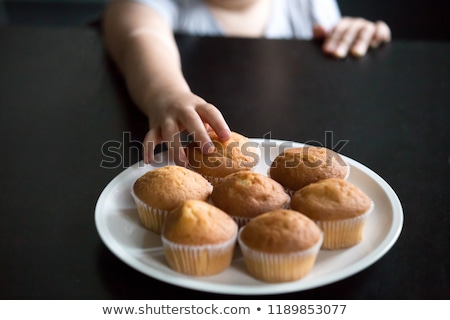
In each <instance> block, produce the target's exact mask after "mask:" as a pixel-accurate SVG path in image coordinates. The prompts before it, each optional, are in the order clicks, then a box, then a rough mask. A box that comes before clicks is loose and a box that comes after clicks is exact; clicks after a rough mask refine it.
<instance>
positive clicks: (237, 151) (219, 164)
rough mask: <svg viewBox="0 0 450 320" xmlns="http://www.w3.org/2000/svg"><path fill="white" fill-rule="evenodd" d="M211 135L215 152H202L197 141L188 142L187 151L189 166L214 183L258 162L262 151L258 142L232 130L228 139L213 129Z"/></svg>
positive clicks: (247, 168) (249, 168)
mask: <svg viewBox="0 0 450 320" xmlns="http://www.w3.org/2000/svg"><path fill="white" fill-rule="evenodd" d="M209 136H210V137H211V141H212V142H213V144H214V147H215V151H214V152H213V153H210V154H204V153H202V152H201V150H200V148H199V147H198V144H197V143H196V142H195V141H192V142H191V143H189V144H188V146H187V148H186V151H187V152H186V153H187V157H188V162H189V167H190V168H191V169H193V170H194V171H196V172H198V173H200V174H201V175H203V176H204V177H205V178H206V179H208V180H209V181H210V182H211V183H212V184H213V185H215V184H217V183H218V182H219V181H220V180H222V179H223V178H224V177H226V176H227V175H229V174H231V173H234V172H239V171H249V170H252V169H253V168H254V167H255V166H256V165H257V164H258V162H259V157H260V155H259V154H260V153H259V147H258V144H257V143H256V142H252V141H250V140H249V139H248V138H247V137H244V136H243V135H240V134H238V133H236V132H231V138H230V139H229V140H227V141H221V140H220V139H219V137H218V136H217V134H216V133H215V132H213V131H210V132H209Z"/></svg>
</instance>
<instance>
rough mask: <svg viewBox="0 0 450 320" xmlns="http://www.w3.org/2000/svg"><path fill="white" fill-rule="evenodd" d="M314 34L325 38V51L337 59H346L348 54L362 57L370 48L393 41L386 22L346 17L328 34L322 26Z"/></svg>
mask: <svg viewBox="0 0 450 320" xmlns="http://www.w3.org/2000/svg"><path fill="white" fill-rule="evenodd" d="M314 34H315V36H316V37H321V36H322V37H325V42H324V44H323V51H324V52H325V53H327V54H330V55H333V56H335V57H336V58H345V57H346V56H347V55H348V53H351V54H352V55H353V56H356V57H362V56H364V55H365V54H366V53H367V51H368V49H369V47H370V48H376V47H378V46H379V45H381V44H382V43H386V42H389V41H391V30H390V28H389V26H388V25H387V24H386V23H385V22H383V21H377V22H371V21H368V20H365V19H363V18H350V17H344V18H343V19H341V21H339V22H338V24H337V25H336V26H335V27H334V28H333V30H332V31H331V32H329V33H328V34H326V33H325V32H324V30H323V29H321V27H320V26H318V27H316V28H315V29H314Z"/></svg>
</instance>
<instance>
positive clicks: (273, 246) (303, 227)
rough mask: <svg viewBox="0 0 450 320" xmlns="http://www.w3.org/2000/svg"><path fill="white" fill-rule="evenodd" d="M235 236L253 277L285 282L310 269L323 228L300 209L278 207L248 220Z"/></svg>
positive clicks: (267, 280) (301, 275) (304, 274)
mask: <svg viewBox="0 0 450 320" xmlns="http://www.w3.org/2000/svg"><path fill="white" fill-rule="evenodd" d="M238 239H239V245H240V248H241V250H242V253H243V255H244V259H245V264H246V266H247V269H248V271H249V273H250V274H251V275H252V276H253V277H255V278H257V279H260V280H263V281H266V282H286V281H294V280H298V279H301V278H303V277H304V276H306V275H307V274H308V273H309V272H310V270H311V269H312V267H313V265H314V263H315V260H316V257H317V254H318V252H319V249H320V246H321V244H322V232H321V230H320V229H319V227H318V226H317V225H316V224H315V223H314V222H313V221H312V220H311V219H309V218H308V217H306V216H305V215H303V214H301V213H300V212H297V211H293V210H286V209H278V210H274V211H270V212H267V213H264V214H261V215H259V216H257V217H255V218H253V219H252V220H250V221H249V222H248V223H247V224H246V225H245V226H244V227H243V228H242V229H241V231H240V232H239V238H238Z"/></svg>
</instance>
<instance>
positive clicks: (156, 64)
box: [103, 0, 391, 165]
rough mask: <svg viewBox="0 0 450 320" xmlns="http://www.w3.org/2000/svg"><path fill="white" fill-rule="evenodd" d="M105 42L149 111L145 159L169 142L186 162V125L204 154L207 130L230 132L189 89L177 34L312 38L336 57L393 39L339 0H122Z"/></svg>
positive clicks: (111, 12)
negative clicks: (342, 8)
mask: <svg viewBox="0 0 450 320" xmlns="http://www.w3.org/2000/svg"><path fill="white" fill-rule="evenodd" d="M103 22H104V32H105V41H106V45H107V47H108V50H109V51H110V53H111V55H112V58H113V59H114V61H115V62H116V64H117V66H118V68H119V69H120V71H121V72H122V73H123V75H124V77H125V80H126V83H127V87H128V89H129V91H130V94H131V97H132V98H133V100H134V101H135V103H136V104H137V106H138V107H139V108H140V109H141V110H142V111H143V112H144V113H145V114H146V115H147V116H148V119H149V125H150V131H148V133H147V134H146V136H145V138H144V141H143V158H144V162H145V163H151V162H152V161H153V156H154V149H155V147H156V145H158V144H160V143H166V144H167V147H168V149H169V151H170V152H171V153H172V155H173V157H174V160H175V162H176V163H177V164H179V165H186V164H187V159H186V155H185V152H184V148H183V145H182V142H181V139H180V132H182V131H186V132H187V133H189V134H192V136H193V139H194V140H195V141H197V142H198V144H199V147H200V148H201V150H202V151H203V152H205V153H209V152H212V151H213V150H214V146H213V144H212V142H211V140H210V138H209V135H208V133H207V130H214V131H215V132H216V133H217V134H218V136H219V138H220V139H222V140H224V141H226V140H228V139H229V138H230V129H229V127H228V125H227V123H226V121H225V119H224V118H223V116H222V114H221V112H220V111H219V110H218V109H217V108H216V107H215V106H214V105H212V104H210V103H208V102H206V101H205V100H204V99H202V98H201V97H199V96H197V95H195V94H194V93H192V92H191V90H190V88H189V85H188V84H187V82H186V80H185V79H184V77H183V74H182V71H181V63H180V56H179V52H178V48H177V45H176V42H175V39H174V33H177V32H179V33H187V34H192V35H214V36H236V37H267V38H291V39H295V38H297V39H312V38H324V44H323V51H324V52H325V53H326V54H330V55H333V56H335V57H337V58H344V57H346V56H347V54H348V53H351V54H352V55H355V56H363V55H365V54H366V52H367V50H368V48H369V47H373V48H375V47H377V46H379V45H380V44H382V43H384V42H388V41H390V39H391V32H390V29H389V27H388V26H387V25H386V24H385V23H384V22H382V21H378V22H376V23H373V22H370V21H367V20H365V19H362V18H349V17H345V18H341V15H340V12H339V9H338V6H337V4H336V2H335V0H134V1H132V0H119V1H113V2H111V4H110V5H109V6H108V7H107V9H106V10H105V14H104V21H103Z"/></svg>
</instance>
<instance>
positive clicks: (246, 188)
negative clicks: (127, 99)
mask: <svg viewBox="0 0 450 320" xmlns="http://www.w3.org/2000/svg"><path fill="white" fill-rule="evenodd" d="M289 200H290V197H289V195H288V194H287V193H286V192H285V190H284V188H283V186H282V185H281V184H279V183H278V182H276V181H275V180H273V179H270V178H269V177H267V176H265V175H262V174H259V173H256V172H252V171H240V172H236V173H232V174H230V175H228V176H226V177H225V178H224V179H223V180H222V181H221V182H219V183H218V184H217V185H216V186H215V187H214V189H213V191H212V193H211V202H212V203H213V204H214V205H215V206H216V207H218V208H220V209H222V210H223V211H225V212H226V213H228V214H229V215H230V216H231V217H232V218H233V219H234V220H235V221H236V223H237V224H238V226H239V227H242V226H244V225H245V224H246V223H247V222H248V221H249V220H250V219H251V218H254V217H256V216H257V215H260V214H262V213H265V212H268V211H272V210H275V209H283V208H287V206H288V205H289Z"/></svg>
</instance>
